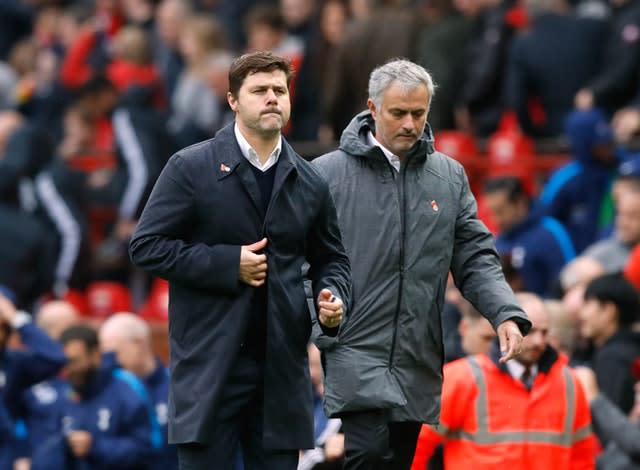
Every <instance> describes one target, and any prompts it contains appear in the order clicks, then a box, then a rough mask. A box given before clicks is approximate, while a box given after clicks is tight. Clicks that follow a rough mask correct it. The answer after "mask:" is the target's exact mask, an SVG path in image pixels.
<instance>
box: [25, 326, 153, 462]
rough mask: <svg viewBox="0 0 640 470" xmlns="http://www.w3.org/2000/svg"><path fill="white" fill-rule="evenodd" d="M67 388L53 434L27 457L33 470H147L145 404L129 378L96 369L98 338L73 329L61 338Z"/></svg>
mask: <svg viewBox="0 0 640 470" xmlns="http://www.w3.org/2000/svg"><path fill="white" fill-rule="evenodd" d="M60 342H61V343H62V345H63V348H64V353H65V355H66V356H67V359H68V364H67V366H66V369H65V376H66V378H67V380H68V381H69V386H68V387H67V390H65V392H64V397H65V399H64V400H62V401H61V402H60V404H59V408H58V410H56V411H57V413H56V415H57V419H58V423H59V428H58V432H57V433H55V434H52V435H50V436H49V437H48V439H47V440H46V442H44V443H43V444H42V446H40V448H39V449H38V450H37V452H36V453H35V454H34V455H33V456H32V466H33V469H34V470H59V469H61V468H77V466H79V465H80V466H82V465H84V466H85V468H91V469H92V470H111V469H114V468H118V469H122V470H134V469H135V470H138V469H143V468H146V464H147V461H148V459H149V457H150V455H151V451H152V447H151V424H150V419H149V412H148V409H147V405H146V403H145V402H144V401H143V399H142V398H141V396H140V395H139V394H138V392H136V391H135V387H136V386H138V385H135V383H136V381H137V379H135V378H134V377H133V376H132V375H130V374H129V373H128V372H124V371H121V370H113V368H112V367H111V366H106V367H101V355H100V350H99V348H98V336H97V334H96V332H95V330H93V329H92V328H90V327H88V326H84V325H78V326H72V327H70V328H68V329H66V330H65V331H64V332H63V333H62V335H61V336H60Z"/></svg>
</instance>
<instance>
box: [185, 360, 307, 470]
mask: <svg viewBox="0 0 640 470" xmlns="http://www.w3.org/2000/svg"><path fill="white" fill-rule="evenodd" d="M263 376H264V371H263V365H262V363H261V362H260V361H256V360H255V359H253V358H251V357H247V356H240V357H239V358H238V360H237V361H236V364H234V366H233V368H232V370H231V372H230V376H229V379H228V380H227V383H226V384H225V387H224V389H223V392H222V397H221V400H220V404H219V406H218V410H219V412H218V414H217V415H216V416H215V423H214V426H213V430H212V433H211V439H210V441H209V442H206V443H190V444H180V445H178V460H179V462H180V470H235V469H237V467H236V464H237V461H238V451H241V453H242V461H243V462H244V469H245V470H296V468H297V466H298V451H297V450H285V451H274V450H270V449H264V447H263V445H262V435H263V426H262V417H263V411H264V406H263Z"/></svg>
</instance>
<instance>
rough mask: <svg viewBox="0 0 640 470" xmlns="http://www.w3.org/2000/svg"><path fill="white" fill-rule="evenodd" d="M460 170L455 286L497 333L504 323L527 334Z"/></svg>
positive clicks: (453, 270) (527, 324)
mask: <svg viewBox="0 0 640 470" xmlns="http://www.w3.org/2000/svg"><path fill="white" fill-rule="evenodd" d="M458 170H459V172H460V177H461V179H462V185H461V191H460V196H459V201H460V202H459V211H458V215H457V217H456V222H455V235H454V242H453V243H454V247H453V257H452V260H451V273H452V274H453V279H454V281H455V284H456V286H457V287H458V289H460V292H462V295H463V296H464V298H465V299H467V300H468V301H469V302H471V304H473V306H474V307H475V308H476V309H477V310H478V311H479V312H480V313H482V314H483V315H484V316H485V317H486V318H487V319H488V320H489V321H490V322H491V324H492V325H493V328H494V329H497V328H498V325H500V324H501V323H502V322H504V321H505V320H514V321H515V322H516V323H517V324H518V326H519V327H520V330H521V331H522V333H523V334H526V333H528V332H529V329H530V328H531V322H530V321H529V319H528V318H527V315H526V314H525V313H524V311H523V310H522V308H521V307H520V306H519V305H518V303H517V301H516V299H515V296H514V294H513V291H512V290H511V288H510V287H509V285H508V284H507V281H506V280H505V278H504V274H503V272H502V267H501V266H500V259H499V257H498V253H497V252H496V250H495V246H494V240H493V236H492V235H491V232H489V230H488V229H487V227H486V226H485V225H484V224H483V223H482V222H481V221H480V220H479V219H478V216H477V206H476V201H475V199H474V197H473V195H472V194H471V189H470V188H469V182H468V181H467V176H466V175H465V173H464V170H463V169H462V167H461V166H460V167H459V169H458Z"/></svg>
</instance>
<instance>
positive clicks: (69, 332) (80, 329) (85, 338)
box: [60, 325, 98, 351]
mask: <svg viewBox="0 0 640 470" xmlns="http://www.w3.org/2000/svg"><path fill="white" fill-rule="evenodd" d="M71 341H82V342H83V343H84V345H85V346H86V347H87V350H88V351H95V350H96V349H98V333H97V332H96V330H94V329H93V328H91V327H90V326H86V325H74V326H71V327H69V328H67V329H66V330H64V331H63V332H62V334H61V335H60V343H61V344H62V345H63V346H64V345H66V344H67V343H69V342H71Z"/></svg>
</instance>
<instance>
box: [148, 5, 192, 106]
mask: <svg viewBox="0 0 640 470" xmlns="http://www.w3.org/2000/svg"><path fill="white" fill-rule="evenodd" d="M191 15H192V11H191V8H190V5H189V2H185V1H184V0H162V1H161V2H160V4H159V5H158V8H157V9H156V12H155V30H154V31H155V36H154V39H155V40H154V62H155V64H156V66H157V67H158V72H159V73H160V76H161V77H162V81H163V83H164V85H165V89H166V92H167V96H168V97H169V101H171V97H172V96H173V94H174V92H175V89H176V85H177V83H178V77H179V76H180V74H181V73H182V69H183V68H184V57H183V56H182V53H181V52H180V36H181V35H182V33H183V31H184V29H185V24H186V22H187V19H188V18H189V17H190V16H191ZM170 108H171V110H173V103H171V102H170Z"/></svg>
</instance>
